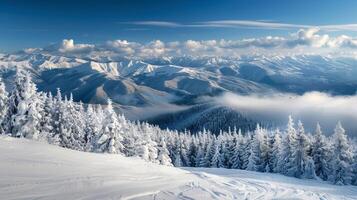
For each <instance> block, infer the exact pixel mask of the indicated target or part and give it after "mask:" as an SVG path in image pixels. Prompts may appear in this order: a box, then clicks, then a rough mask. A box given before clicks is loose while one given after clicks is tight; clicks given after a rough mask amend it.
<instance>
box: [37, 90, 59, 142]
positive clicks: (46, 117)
mask: <svg viewBox="0 0 357 200" xmlns="http://www.w3.org/2000/svg"><path fill="white" fill-rule="evenodd" d="M41 98H42V101H43V102H44V103H43V109H42V111H43V113H42V114H41V116H42V119H41V134H40V135H41V137H42V139H44V140H46V141H47V142H49V143H51V144H56V145H58V143H57V142H55V141H54V140H56V137H54V135H52V134H53V133H54V131H53V118H52V109H53V107H54V106H53V97H52V94H51V93H48V94H47V93H42V94H41ZM57 139H58V138H57Z"/></svg>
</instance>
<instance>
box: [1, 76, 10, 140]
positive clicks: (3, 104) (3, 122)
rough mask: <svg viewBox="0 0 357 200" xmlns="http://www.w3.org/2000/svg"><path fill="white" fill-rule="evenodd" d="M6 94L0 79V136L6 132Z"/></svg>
mask: <svg viewBox="0 0 357 200" xmlns="http://www.w3.org/2000/svg"><path fill="white" fill-rule="evenodd" d="M8 107H9V105H8V93H7V91H6V89H5V84H4V82H3V81H2V79H1V78H0V134H5V131H6V128H5V126H6V114H7V111H8Z"/></svg>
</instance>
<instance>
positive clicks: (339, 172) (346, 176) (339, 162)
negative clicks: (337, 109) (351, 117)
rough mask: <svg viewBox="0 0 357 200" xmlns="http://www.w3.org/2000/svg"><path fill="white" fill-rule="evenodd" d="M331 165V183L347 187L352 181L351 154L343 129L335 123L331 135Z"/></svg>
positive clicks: (339, 124)
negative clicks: (332, 152)
mask: <svg viewBox="0 0 357 200" xmlns="http://www.w3.org/2000/svg"><path fill="white" fill-rule="evenodd" d="M333 139H334V140H333V145H334V146H333V151H334V155H333V159H334V160H333V163H332V176H331V181H332V182H333V183H335V184H337V185H348V184H350V183H351V179H352V172H351V170H352V168H351V164H352V159H353V154H352V150H351V147H350V145H349V143H348V140H347V136H346V133H345V129H343V128H342V125H341V123H340V122H338V123H337V125H336V128H335V132H334V135H333Z"/></svg>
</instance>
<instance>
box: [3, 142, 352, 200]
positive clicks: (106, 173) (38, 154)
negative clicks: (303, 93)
mask: <svg viewBox="0 0 357 200" xmlns="http://www.w3.org/2000/svg"><path fill="white" fill-rule="evenodd" d="M0 199H8V200H10V199H357V187H356V186H335V185H332V184H329V183H326V182H320V181H316V180H300V179H295V178H290V177H285V176H282V175H278V174H267V173H258V172H249V171H242V170H229V169H203V168H183V169H178V168H174V167H167V166H161V165H157V164H153V163H147V162H144V161H142V160H140V159H138V158H125V157H122V156H120V155H109V154H95V153H85V152H79V151H73V150H68V149H64V148H60V147H57V146H52V145H48V144H43V143H41V142H36V141H31V140H26V139H17V138H10V137H5V136H0Z"/></svg>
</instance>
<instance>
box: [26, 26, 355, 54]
mask: <svg viewBox="0 0 357 200" xmlns="http://www.w3.org/2000/svg"><path fill="white" fill-rule="evenodd" d="M146 23H148V22H146ZM155 23H156V22H150V24H155ZM264 23H265V22H264ZM161 25H163V26H175V24H170V23H163V22H161ZM320 32H321V31H320V29H319V28H309V29H300V30H298V31H297V32H295V33H292V34H289V35H287V36H285V37H281V36H280V37H278V36H267V37H261V38H246V39H240V40H224V39H221V40H186V41H180V42H179V41H173V42H163V41H160V40H154V41H151V42H148V43H138V42H131V41H127V40H112V41H107V42H106V43H104V44H76V43H75V42H74V41H73V40H72V39H65V40H63V41H62V42H61V43H59V44H54V45H50V46H48V47H45V48H43V49H38V51H43V52H48V53H56V54H64V55H66V54H71V55H78V56H83V55H87V56H88V55H94V56H120V57H145V58H147V57H149V58H152V57H162V56H186V55H189V56H240V55H242V54H322V53H329V54H336V53H341V52H348V54H352V55H353V56H355V53H357V52H355V51H356V49H357V38H353V37H350V36H346V35H340V36H335V37H332V36H330V35H328V34H321V33H320ZM32 52H33V50H32Z"/></svg>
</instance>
